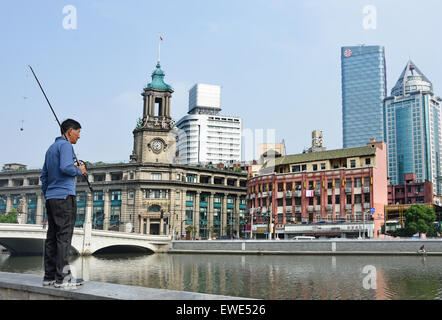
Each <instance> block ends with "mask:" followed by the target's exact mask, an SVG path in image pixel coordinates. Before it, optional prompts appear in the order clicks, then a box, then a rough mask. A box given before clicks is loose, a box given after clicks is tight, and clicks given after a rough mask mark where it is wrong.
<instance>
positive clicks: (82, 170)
mask: <svg viewBox="0 0 442 320" xmlns="http://www.w3.org/2000/svg"><path fill="white" fill-rule="evenodd" d="M76 168H80V169H81V174H82V175H83V174H85V173H86V166H85V165H81V166H77V167H76Z"/></svg>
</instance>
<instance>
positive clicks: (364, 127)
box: [341, 45, 387, 148]
mask: <svg viewBox="0 0 442 320" xmlns="http://www.w3.org/2000/svg"><path fill="white" fill-rule="evenodd" d="M341 79H342V133H343V147H344V148H351V147H357V146H363V145H365V144H366V143H367V142H368V141H369V140H370V138H375V139H376V141H384V133H383V132H384V131H383V130H384V128H383V100H384V98H385V97H386V95H387V80H386V67H385V53H384V47H382V46H365V45H361V46H350V47H342V48H341Z"/></svg>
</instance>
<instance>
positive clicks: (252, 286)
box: [0, 253, 442, 300]
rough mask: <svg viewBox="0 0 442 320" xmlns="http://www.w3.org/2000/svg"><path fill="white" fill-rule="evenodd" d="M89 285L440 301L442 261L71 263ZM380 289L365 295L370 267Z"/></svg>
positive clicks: (179, 257)
mask: <svg viewBox="0 0 442 320" xmlns="http://www.w3.org/2000/svg"><path fill="white" fill-rule="evenodd" d="M71 264H72V266H73V267H74V268H75V271H76V272H77V276H82V277H83V278H84V279H85V280H93V281H103V282H111V283H119V284H126V285H138V286H145V287H152V288H164V289H170V290H182V291H193V292H201V293H211V294H221V295H229V296H239V297H251V298H260V299H271V300H276V299H291V300H294V299H308V300H310V299H331V300H335V299H344V300H345V299H370V300H372V299H440V298H441V292H442V289H441V288H442V271H441V268H440V266H441V265H442V257H431V256H430V257H394V256H391V257H388V258H386V257H382V256H378V257H377V256H295V255H294V256H287V255H281V256H278V255H269V256H266V255H264V256H255V255H243V256H240V255H231V256H229V255H203V254H186V255H184V254H153V255H143V254H136V253H132V254H108V255H99V256H91V257H72V260H71ZM367 265H372V266H374V267H375V268H376V271H375V272H376V278H375V279H376V289H364V286H363V279H364V277H366V276H367V274H366V273H364V272H363V268H364V266H367ZM0 270H1V271H8V272H21V273H33V274H39V275H42V274H43V272H42V270H43V261H42V257H9V256H6V255H0Z"/></svg>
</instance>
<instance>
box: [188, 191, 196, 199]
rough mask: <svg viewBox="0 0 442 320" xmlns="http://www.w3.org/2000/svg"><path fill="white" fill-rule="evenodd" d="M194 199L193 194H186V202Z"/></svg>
mask: <svg viewBox="0 0 442 320" xmlns="http://www.w3.org/2000/svg"><path fill="white" fill-rule="evenodd" d="M194 197H195V194H193V193H189V192H188V193H186V201H193V199H194Z"/></svg>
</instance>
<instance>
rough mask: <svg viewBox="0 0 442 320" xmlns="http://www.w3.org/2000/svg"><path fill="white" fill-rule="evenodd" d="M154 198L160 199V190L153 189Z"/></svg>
mask: <svg viewBox="0 0 442 320" xmlns="http://www.w3.org/2000/svg"><path fill="white" fill-rule="evenodd" d="M152 198H154V199H159V198H160V190H152Z"/></svg>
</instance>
